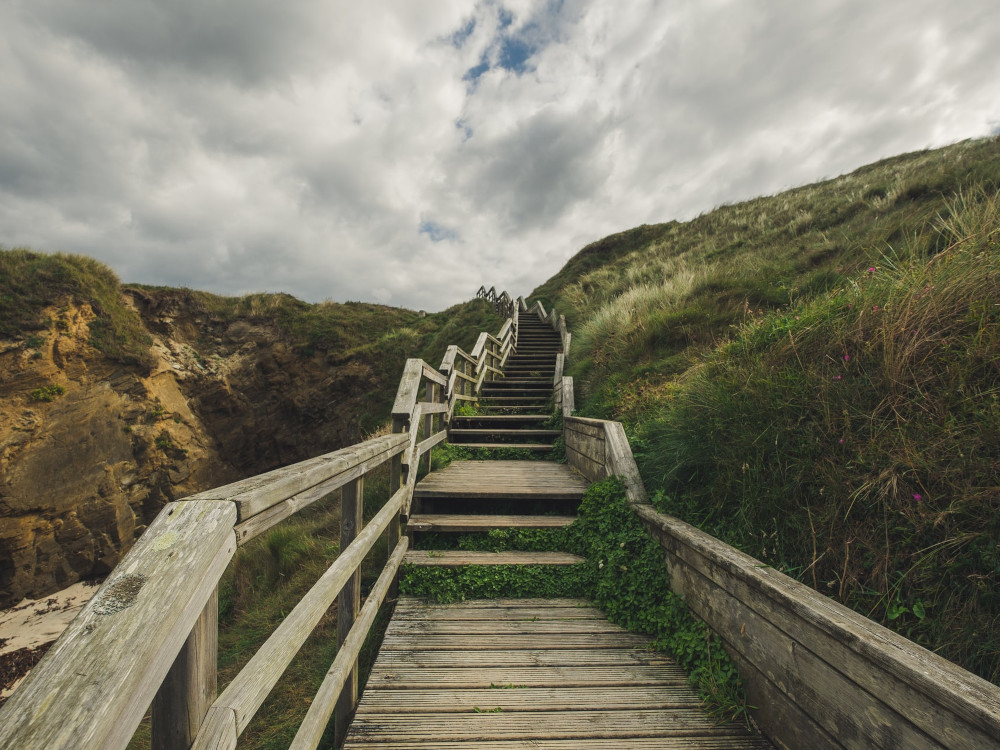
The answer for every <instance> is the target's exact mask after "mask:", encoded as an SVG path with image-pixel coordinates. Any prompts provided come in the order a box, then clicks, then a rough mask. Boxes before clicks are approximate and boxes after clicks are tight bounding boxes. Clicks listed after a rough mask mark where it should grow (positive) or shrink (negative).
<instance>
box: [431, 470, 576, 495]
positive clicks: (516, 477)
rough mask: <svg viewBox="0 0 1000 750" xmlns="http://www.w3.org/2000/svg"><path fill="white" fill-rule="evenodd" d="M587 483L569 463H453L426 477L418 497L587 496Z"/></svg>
mask: <svg viewBox="0 0 1000 750" xmlns="http://www.w3.org/2000/svg"><path fill="white" fill-rule="evenodd" d="M587 484H588V482H587V480H586V479H585V478H584V477H583V476H581V475H580V474H579V473H577V472H575V471H573V469H572V468H571V467H570V466H567V465H566V464H556V463H550V462H546V461H453V462H452V463H451V464H449V465H448V466H446V467H445V468H444V469H441V470H440V471H433V472H431V473H430V474H428V475H427V476H425V477H424V478H423V479H422V480H421V481H420V483H419V484H418V485H416V487H415V488H414V495H415V496H416V497H468V498H477V497H480V498H485V497H506V498H517V497H535V496H537V497H542V498H547V499H566V500H575V499H579V498H581V497H583V493H584V492H585V491H586V489H587Z"/></svg>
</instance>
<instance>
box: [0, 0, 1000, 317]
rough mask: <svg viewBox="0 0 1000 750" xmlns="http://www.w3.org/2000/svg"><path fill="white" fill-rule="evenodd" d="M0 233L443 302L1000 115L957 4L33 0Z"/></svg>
mask: <svg viewBox="0 0 1000 750" xmlns="http://www.w3.org/2000/svg"><path fill="white" fill-rule="evenodd" d="M0 25H2V27H3V28H4V29H5V34H4V38H3V40H2V41H0V96H2V98H3V99H2V100H3V101H4V103H5V104H4V108H3V110H2V111H0V133H2V138H0V242H2V243H3V244H4V245H6V246H13V245H31V246H33V247H36V248H39V249H47V250H60V251H67V252H81V253H86V254H89V255H93V256H95V257H98V258H101V259H102V260H105V261H107V262H108V263H110V264H111V265H112V266H113V267H114V268H115V269H116V270H117V271H118V272H119V274H120V275H121V276H122V277H123V278H124V279H126V280H130V281H139V282H146V283H167V284H184V285H188V286H192V287H196V288H202V289H209V290H213V291H219V292H223V293H239V292H242V291H249V290H261V289H267V290H274V291H279V290H280V291H289V292H291V293H293V294H296V295H298V296H300V297H303V298H306V299H310V300H319V299H325V298H332V299H338V300H343V299H373V300H379V301H387V302H391V303H392V304H400V305H406V306H410V307H414V308H425V309H429V310H435V309H441V308H443V307H445V306H447V305H448V304H451V303H453V302H456V301H458V300H461V299H467V298H468V297H470V296H471V295H472V293H473V292H474V290H475V289H476V288H477V287H478V286H479V284H480V283H486V284H487V286H489V285H493V284H495V285H497V286H498V287H502V288H507V289H509V290H510V291H511V292H513V293H515V294H517V293H527V292H529V291H530V290H531V288H533V287H534V286H535V285H537V284H538V283H540V282H542V281H544V280H545V279H546V278H547V277H548V276H549V275H551V274H552V273H553V272H555V271H556V270H557V269H558V268H559V267H560V266H561V265H562V263H563V262H565V260H566V259H568V258H569V257H570V256H571V255H572V254H573V253H574V252H576V250H578V249H579V248H580V247H581V246H582V245H583V244H585V243H586V242H588V241H591V240H594V239H597V238H599V237H601V236H603V235H605V234H608V233H610V232H614V231H620V230H622V229H626V228H628V227H631V226H634V225H636V224H640V223H644V222H655V221H666V220H669V219H672V218H687V217H690V216H693V215H695V214H697V213H700V212H702V211H704V210H707V209H710V208H711V207H712V206H714V205H717V204H718V203H721V202H724V201H733V200H739V199H741V198H746V197H750V196H753V195H757V194H761V193H769V192H774V191H776V190H778V189H781V188H783V187H788V186H791V185H795V184H801V183H804V182H809V181H812V180H815V179H819V178H822V177H825V176H831V175H834V174H837V173H840V172H843V171H845V170H848V169H851V168H853V167H856V166H859V165H861V164H863V163H866V162H869V161H872V160H875V159H877V158H880V157H883V156H887V155H890V154H894V153H899V152H902V151H906V150H912V149H917V148H923V147H925V146H928V145H938V144H944V143H947V142H950V141H953V140H957V139H960V138H965V137H972V136H977V135H985V134H987V133H989V132H990V131H991V130H994V129H996V127H997V123H998V122H1000V104H998V102H1000V83H998V81H1000V76H997V75H996V72H997V70H998V68H1000V65H998V63H1000V50H998V49H997V47H996V45H995V43H994V42H995V39H994V38H993V37H994V35H995V30H996V29H997V28H1000V6H997V5H996V4H995V3H993V2H992V1H991V0H967V1H966V2H963V3H959V4H948V5H947V6H946V7H945V6H943V5H942V4H940V3H937V2H932V1H931V0H909V1H908V2H903V1H902V0H891V1H889V2H883V3H877V4H872V3H866V2H862V1H861V0H843V1H839V2H836V1H834V0H825V1H822V2H816V3H799V2H791V0H784V1H783V2H764V1H763V0H756V1H746V0H741V1H739V2H736V1H735V0H712V1H711V2H706V1H705V0H698V1H695V0H676V1H675V2H670V3H666V2H658V1H657V0H637V1H636V2H632V3H626V4H622V3H612V2H608V1H607V0H605V1H604V2H598V1H596V0H561V1H560V0H553V1H547V2H541V1H536V0H516V2H513V1H508V2H501V1H500V0H490V1H488V2H487V1H483V2H475V3H474V2H459V1H458V0H451V1H449V2H441V3H434V4H431V5H427V4H416V3H412V2H408V1H407V0H392V1H389V0H372V2H369V3H366V4H357V3H355V4H347V3H343V2H335V1H334V0H324V1H322V2H317V1H316V0H292V1H290V2H284V3H273V2H268V1H267V0H244V1H242V2H235V0H228V1H225V0H220V1H219V2H214V3H204V2H202V0H169V1H168V0H157V1H156V2H153V1H152V0H94V2H90V3H86V4H85V5H81V4H79V3H76V2H72V1H71V0H31V2H28V1H27V0H17V1H15V2H11V3H6V4H4V5H2V6H0Z"/></svg>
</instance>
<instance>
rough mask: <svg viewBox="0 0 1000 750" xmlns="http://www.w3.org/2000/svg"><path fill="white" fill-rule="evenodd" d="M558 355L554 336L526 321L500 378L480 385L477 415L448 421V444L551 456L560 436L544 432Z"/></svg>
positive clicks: (542, 326) (558, 343) (558, 345)
mask: <svg viewBox="0 0 1000 750" xmlns="http://www.w3.org/2000/svg"><path fill="white" fill-rule="evenodd" d="M561 351H562V341H561V339H560V337H559V334H558V333H557V332H556V331H554V330H552V327H551V326H549V325H548V324H547V323H545V322H543V321H541V320H538V318H537V317H534V316H529V315H525V316H524V318H523V319H522V321H521V323H520V326H519V328H518V336H517V348H516V349H515V351H514V354H512V355H511V356H510V357H509V358H508V360H507V364H506V366H505V367H504V371H503V375H504V377H503V378H501V379H500V380H492V381H488V382H486V383H483V389H482V394H483V395H482V399H481V400H480V402H479V403H480V406H479V409H478V411H479V412H480V413H479V414H477V415H476V416H466V417H461V416H455V417H452V419H451V425H450V427H449V429H448V441H449V442H450V443H453V444H454V445H464V446H467V447H469V448H521V449H524V450H530V451H537V452H544V451H549V450H552V444H553V443H554V442H555V440H556V438H557V437H559V435H560V434H561V432H560V431H559V430H553V429H547V428H546V427H545V422H546V421H547V420H548V419H549V417H550V415H551V412H552V388H553V378H554V377H555V367H556V355H558V354H559V353H560V352H561Z"/></svg>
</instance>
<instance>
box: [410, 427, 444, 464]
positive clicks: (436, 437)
mask: <svg viewBox="0 0 1000 750" xmlns="http://www.w3.org/2000/svg"><path fill="white" fill-rule="evenodd" d="M447 439H448V431H447V430H441V431H440V432H435V433H434V434H433V435H431V436H430V437H429V438H427V439H426V440H421V441H420V442H419V443H417V446H416V448H415V455H416V456H417V458H419V457H420V456H422V455H424V454H425V453H426V452H427V451H429V450H430V449H431V448H433V447H434V446H435V445H437V444H439V443H443V442H444V441H445V440H447Z"/></svg>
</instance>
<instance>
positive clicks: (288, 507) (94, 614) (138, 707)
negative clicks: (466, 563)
mask: <svg viewBox="0 0 1000 750" xmlns="http://www.w3.org/2000/svg"><path fill="white" fill-rule="evenodd" d="M505 295H506V293H505ZM507 299H509V296H508V297H507ZM520 307H523V301H519V303H518V304H517V305H514V306H513V307H512V309H511V312H510V317H509V318H508V320H507V322H506V323H505V324H504V327H503V328H502V329H501V331H500V332H499V334H498V336H492V335H491V334H488V333H483V334H481V335H480V337H479V340H478V341H477V342H476V346H475V347H474V348H473V350H472V353H471V354H466V353H465V352H464V351H462V350H461V349H459V348H458V347H449V350H448V352H449V356H450V357H451V358H450V359H449V356H446V358H445V361H446V363H449V365H448V367H445V366H444V365H442V369H444V370H445V372H443V373H442V372H439V371H438V370H435V369H434V368H433V367H431V366H430V365H428V364H427V363H426V362H424V361H422V360H419V359H410V360H407V362H406V365H405V367H404V372H403V377H402V379H401V381H400V385H399V389H398V391H397V394H396V400H395V403H394V405H393V410H392V416H393V426H392V430H393V432H392V434H390V435H385V436H382V437H377V438H373V439H371V440H367V441H365V442H363V443H359V444H357V445H353V446H351V447H349V448H345V449H343V450H339V451H334V452H333V453H328V454H326V455H323V456H319V457H316V458H312V459H309V460H307V461H302V462H300V463H297V464H294V465H292V466H287V467H284V468H281V469H276V470H274V471H271V472H267V473H266V474H261V475H259V476H255V477H251V478H249V479H244V480H241V481H239V482H235V483H233V484H229V485H226V486H223V487H218V488H216V489H213V490H208V491H206V492H201V493H198V494H196V495H192V496H190V497H187V498H184V499H183V500H181V501H178V502H173V503H169V504H168V505H167V506H166V507H164V508H163V510H162V511H161V512H160V514H159V515H158V516H157V517H156V519H155V520H154V521H153V523H152V524H150V526H149V528H148V529H147V530H146V532H145V533H144V534H143V535H142V537H141V538H140V539H139V540H138V541H137V542H136V544H135V546H134V547H133V548H132V550H131V551H130V552H129V553H128V554H127V555H126V556H125V557H124V558H123V559H122V561H121V562H120V563H119V565H118V566H117V567H116V568H115V569H114V571H112V573H111V575H110V576H108V578H107V580H106V581H105V582H104V584H103V585H102V586H101V588H100V589H99V590H98V592H97V593H96V595H95V596H94V597H93V599H91V601H90V602H89V603H88V604H87V605H86V606H85V607H84V609H83V610H82V611H81V613H80V614H79V615H78V616H77V617H76V619H75V620H73V622H72V623H71V624H70V626H69V627H68V628H67V629H66V631H65V632H64V633H63V635H62V636H61V637H60V638H59V640H58V641H56V643H55V644H54V645H53V646H52V648H51V649H50V650H49V652H48V653H47V654H46V655H45V657H44V658H43V659H42V660H41V661H40V662H39V663H38V665H37V666H36V667H35V668H34V669H33V670H32V671H31V673H30V674H29V675H28V677H27V678H26V679H25V681H24V682H23V683H22V684H21V685H20V686H19V687H18V688H17V690H16V691H15V692H14V694H13V695H12V696H11V697H10V699H9V700H8V701H7V702H6V704H5V705H4V706H3V707H2V708H0V748H4V749H6V748H12V749H13V748H16V749H17V750H30V749H35V748H37V749H38V750H59V749H61V748H101V750H105V749H113V748H123V747H125V746H126V745H127V744H128V742H129V740H130V739H131V737H132V735H133V734H134V733H135V730H136V727H137V726H138V725H139V723H140V721H141V720H142V718H143V715H144V714H145V712H146V710H147V708H149V707H150V706H152V729H151V734H152V743H153V748H154V749H155V750H176V749H180V748H183V749H184V750H187V748H191V747H193V748H196V749H197V750H209V749H212V750H215V749H216V748H226V749H227V750H228V749H231V748H234V747H235V746H236V742H237V739H238V738H239V736H240V734H241V733H242V732H243V731H244V730H245V729H246V727H247V725H248V724H249V723H250V721H251V720H252V719H253V717H254V715H255V714H256V712H257V711H258V709H259V708H260V707H261V705H262V704H263V703H264V701H265V699H266V698H267V697H268V695H269V694H270V692H271V691H272V690H273V688H274V686H275V684H276V683H277V682H278V680H279V678H280V677H281V675H282V674H283V673H284V671H285V670H286V668H287V667H288V665H289V664H290V663H291V661H292V659H293V658H294V657H295V655H296V654H297V653H298V652H299V650H300V648H301V647H302V645H303V643H304V642H305V640H306V639H307V638H308V637H309V635H310V633H312V631H313V629H314V628H315V627H316V625H317V623H318V622H319V620H320V619H321V618H322V617H323V615H324V613H325V612H326V611H327V610H328V609H329V608H330V606H331V604H332V603H333V601H334V599H337V601H338V610H337V622H338V643H339V650H338V652H337V656H336V658H335V660H334V662H333V664H332V665H331V666H330V669H329V671H328V673H327V676H326V678H325V679H324V681H323V683H322V685H321V687H320V688H319V691H318V692H317V694H316V696H315V697H314V698H313V700H312V701H311V703H310V706H309V709H308V712H307V714H306V716H305V719H304V720H303V722H302V724H301V726H300V728H299V730H298V733H297V734H296V736H295V739H294V741H293V742H292V745H291V747H293V748H296V749H297V750H298V749H302V748H315V747H317V745H318V744H319V742H320V740H321V738H322V736H323V733H324V732H325V730H326V727H327V725H328V724H329V720H330V717H331V715H332V714H334V712H335V710H336V713H335V717H336V718H335V735H336V739H337V742H338V743H339V741H340V739H341V738H342V737H343V735H344V732H345V730H346V726H347V721H348V720H349V718H350V716H351V714H352V712H353V710H354V707H355V705H356V703H357V692H358V683H357V660H358V654H359V653H360V650H361V647H362V644H363V643H364V640H365V638H366V636H367V634H368V632H369V630H370V629H371V625H372V623H373V622H374V619H375V615H376V613H377V611H378V609H379V607H380V606H381V605H382V603H383V601H384V600H385V598H386V597H387V596H389V595H390V593H391V592H392V589H393V585H394V581H395V578H396V574H397V571H398V568H399V565H400V562H401V561H402V558H403V555H404V553H405V552H406V549H407V545H408V540H407V538H406V537H401V536H400V522H401V520H403V519H405V518H406V516H407V515H408V513H409V508H410V503H411V500H412V497H413V487H414V485H415V484H416V479H417V473H418V468H419V465H420V461H421V458H422V457H424V456H427V459H428V463H429V460H430V451H431V449H432V448H433V447H434V446H435V445H437V444H439V443H440V442H442V441H443V440H445V438H446V436H447V432H446V429H445V428H446V425H447V420H448V418H449V416H450V413H451V410H452V409H453V408H454V404H455V401H456V400H458V399H459V398H466V399H468V398H475V394H477V393H478V391H479V389H480V388H481V387H482V383H483V382H485V381H486V380H490V379H493V378H495V377H497V376H500V375H502V372H501V370H502V368H503V364H504V363H505V362H506V359H507V357H508V356H509V355H510V353H511V352H512V351H513V350H514V347H515V346H516V342H517V315H518V313H519V312H520ZM451 355H453V356H451ZM421 394H423V400H421ZM385 464H388V466H389V497H388V499H387V500H386V501H385V504H384V505H383V506H382V508H381V509H380V510H379V511H378V512H377V513H376V515H375V516H374V517H373V518H372V519H371V520H370V521H369V523H368V524H367V525H365V524H364V521H363V518H362V506H363V496H364V480H365V477H366V476H367V475H369V474H370V473H371V472H372V471H373V470H375V469H378V468H379V467H381V466H383V465H385ZM335 490H340V492H341V551H340V555H339V556H338V557H337V559H336V560H335V561H334V562H333V564H332V565H331V566H330V567H329V568H328V569H327V571H326V572H325V573H324V574H323V575H322V576H321V577H320V578H319V580H318V581H317V582H316V583H315V585H314V586H313V587H312V588H311V589H310V590H309V592H308V593H307V594H306V595H305V596H304V597H303V598H302V599H301V600H300V601H299V603H298V604H297V605H296V606H295V607H294V608H293V609H292V611H291V612H290V613H289V614H288V615H287V616H286V617H285V618H284V620H282V622H281V624H280V625H278V627H277V628H276V629H275V631H274V632H273V633H272V634H271V636H270V637H269V638H268V639H267V640H266V641H265V643H264V644H263V645H262V646H261V647H260V649H259V650H258V651H257V653H256V654H254V655H253V656H252V657H251V658H250V661H249V662H248V663H247V664H246V666H245V667H244V668H243V669H242V670H241V671H240V672H239V674H238V675H237V676H236V677H235V678H234V679H233V681H232V682H231V683H230V684H229V685H228V686H227V687H226V688H225V690H223V691H222V693H221V694H218V695H217V678H216V663H217V643H218V584H219V581H220V580H221V578H222V575H223V573H224V572H225V570H226V567H227V565H228V564H229V562H230V560H231V559H232V558H233V556H234V554H235V553H236V549H237V548H238V547H239V546H240V545H243V544H246V543H247V542H249V541H250V540H252V539H254V538H255V537H257V536H259V535H261V534H263V533H264V532H266V531H268V530H269V529H271V528H272V527H273V526H275V525H276V524H278V523H280V522H281V521H283V520H284V519H286V518H288V517H289V516H291V515H292V514H294V513H296V512H297V511H299V510H302V509H303V508H305V507H307V506H309V505H311V504H312V503H314V502H316V501H317V500H320V499H321V498H324V497H326V496H327V495H329V493H331V492H333V491H335ZM382 535H385V536H386V537H387V540H388V549H389V559H388V562H387V563H386V565H385V567H384V569H383V570H382V573H381V575H380V576H379V579H378V581H377V582H376V584H375V586H374V587H373V588H372V590H371V592H370V593H369V595H368V597H367V599H366V601H365V604H364V607H360V606H359V605H360V584H361V574H360V569H361V564H362V563H363V561H364V560H365V558H366V556H367V555H368V554H369V552H370V551H371V550H372V548H373V546H374V545H375V543H376V541H377V540H378V539H379V538H380V537H381V536H382Z"/></svg>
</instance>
